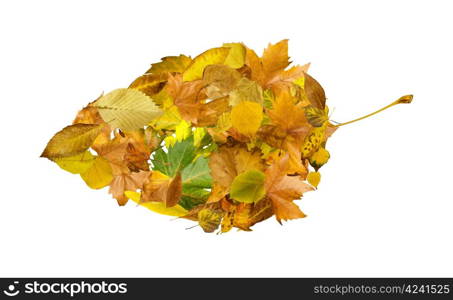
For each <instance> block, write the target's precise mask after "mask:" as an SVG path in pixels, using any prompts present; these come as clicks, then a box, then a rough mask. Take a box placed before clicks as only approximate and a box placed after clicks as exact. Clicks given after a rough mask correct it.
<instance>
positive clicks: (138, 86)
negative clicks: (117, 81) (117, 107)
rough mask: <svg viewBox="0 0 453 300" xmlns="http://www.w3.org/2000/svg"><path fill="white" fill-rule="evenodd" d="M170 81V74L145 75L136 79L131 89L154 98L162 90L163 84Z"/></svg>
mask: <svg viewBox="0 0 453 300" xmlns="http://www.w3.org/2000/svg"><path fill="white" fill-rule="evenodd" d="M167 79H168V74H166V73H163V74H162V73H158V74H144V75H142V76H140V77H138V78H137V79H135V80H134V81H133V82H132V83H131V84H130V85H129V89H134V90H137V91H140V92H142V93H144V94H146V95H148V96H151V97H152V96H154V95H155V94H156V93H157V92H159V90H160V89H161V84H162V83H165V82H166V81H167Z"/></svg>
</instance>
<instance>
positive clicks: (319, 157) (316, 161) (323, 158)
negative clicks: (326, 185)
mask: <svg viewBox="0 0 453 300" xmlns="http://www.w3.org/2000/svg"><path fill="white" fill-rule="evenodd" d="M329 158H330V153H329V151H327V150H326V149H325V148H324V147H320V148H319V149H318V151H316V152H315V153H313V154H312V155H311V156H310V158H309V161H310V165H311V166H312V167H313V168H315V169H316V170H318V169H319V168H321V167H322V166H323V165H324V164H325V163H327V161H328V160H329Z"/></svg>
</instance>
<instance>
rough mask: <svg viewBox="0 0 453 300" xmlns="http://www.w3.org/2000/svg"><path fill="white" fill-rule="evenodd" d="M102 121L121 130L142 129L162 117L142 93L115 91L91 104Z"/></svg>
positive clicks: (148, 98) (160, 111) (127, 90)
mask: <svg viewBox="0 0 453 300" xmlns="http://www.w3.org/2000/svg"><path fill="white" fill-rule="evenodd" d="M93 106H95V107H97V108H98V111H99V114H100V115H101V117H102V119H103V120H104V121H105V122H107V123H109V124H110V125H112V127H115V128H120V129H122V130H125V131H128V130H135V129H138V128H142V127H143V126H145V125H147V124H148V123H149V122H151V121H152V120H154V119H156V118H158V117H159V116H161V115H162V110H161V109H160V108H159V107H158V106H157V105H156V104H155V103H154V102H153V100H152V99H151V98H150V97H148V96H147V95H145V94H144V93H142V92H140V91H138V90H134V89H116V90H114V91H112V92H110V93H108V94H106V95H104V96H102V97H101V98H100V99H99V100H97V101H96V102H94V103H93Z"/></svg>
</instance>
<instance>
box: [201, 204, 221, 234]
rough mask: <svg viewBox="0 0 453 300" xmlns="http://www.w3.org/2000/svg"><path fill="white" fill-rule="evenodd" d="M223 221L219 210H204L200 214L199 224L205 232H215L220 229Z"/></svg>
mask: <svg viewBox="0 0 453 300" xmlns="http://www.w3.org/2000/svg"><path fill="white" fill-rule="evenodd" d="M221 221H222V213H221V212H220V211H217V210H213V209H209V208H203V209H202V210H200V211H199V212H198V224H200V227H201V228H203V230H204V232H213V231H214V230H216V229H217V228H219V225H220V222H221Z"/></svg>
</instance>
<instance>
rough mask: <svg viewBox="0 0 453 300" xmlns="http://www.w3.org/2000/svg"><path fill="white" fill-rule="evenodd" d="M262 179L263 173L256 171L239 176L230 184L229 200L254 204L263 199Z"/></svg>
mask: <svg viewBox="0 0 453 300" xmlns="http://www.w3.org/2000/svg"><path fill="white" fill-rule="evenodd" d="M264 178H265V176H264V173H263V172H261V171H258V170H250V171H247V172H244V173H242V174H239V175H238V176H236V178H234V180H233V182H232V183H231V190H230V196H231V198H233V199H234V200H237V201H239V202H244V203H255V202H258V201H259V200H261V199H263V197H264V195H265V191H264Z"/></svg>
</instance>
